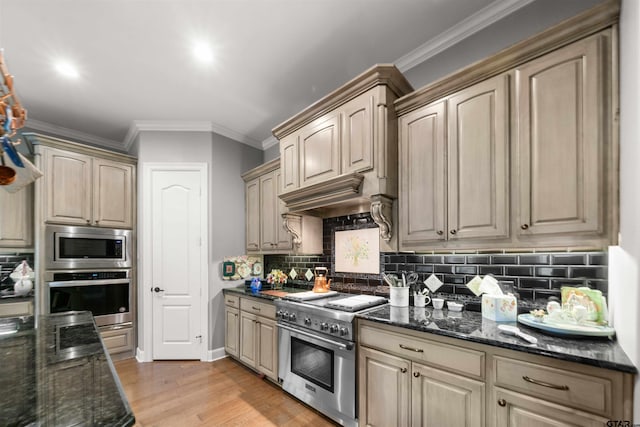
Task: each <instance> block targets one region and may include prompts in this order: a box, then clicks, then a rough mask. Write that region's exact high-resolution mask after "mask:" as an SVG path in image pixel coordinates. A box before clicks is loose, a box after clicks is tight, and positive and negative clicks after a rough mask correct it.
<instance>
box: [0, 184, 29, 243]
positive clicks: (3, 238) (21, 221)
mask: <svg viewBox="0 0 640 427" xmlns="http://www.w3.org/2000/svg"><path fill="white" fill-rule="evenodd" d="M32 246H33V184H29V185H27V186H26V187H24V188H23V189H21V190H20V191H17V192H15V193H9V192H8V191H4V190H2V189H0V248H28V247H32Z"/></svg>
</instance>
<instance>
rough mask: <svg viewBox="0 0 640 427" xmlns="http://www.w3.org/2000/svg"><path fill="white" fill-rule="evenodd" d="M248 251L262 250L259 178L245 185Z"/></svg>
mask: <svg viewBox="0 0 640 427" xmlns="http://www.w3.org/2000/svg"><path fill="white" fill-rule="evenodd" d="M244 194H245V204H246V206H245V209H246V210H247V214H246V230H245V239H246V243H247V244H246V246H247V251H257V250H260V180H259V179H258V178H256V179H254V180H251V181H249V182H247V183H246V184H245V193H244Z"/></svg>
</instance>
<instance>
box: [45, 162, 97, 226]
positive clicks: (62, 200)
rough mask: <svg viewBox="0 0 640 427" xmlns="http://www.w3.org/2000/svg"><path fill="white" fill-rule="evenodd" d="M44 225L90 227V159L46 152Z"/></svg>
mask: <svg viewBox="0 0 640 427" xmlns="http://www.w3.org/2000/svg"><path fill="white" fill-rule="evenodd" d="M45 168H46V170H47V172H46V178H45V179H47V182H46V192H45V198H46V204H45V208H46V213H45V215H46V218H45V219H46V221H49V222H61V223H66V224H77V225H87V224H90V223H91V218H92V212H91V201H92V200H91V194H92V193H91V185H92V179H91V174H92V169H91V157H89V156H84V155H82V154H76V153H68V152H66V151H61V150H56V149H47V150H46V152H45Z"/></svg>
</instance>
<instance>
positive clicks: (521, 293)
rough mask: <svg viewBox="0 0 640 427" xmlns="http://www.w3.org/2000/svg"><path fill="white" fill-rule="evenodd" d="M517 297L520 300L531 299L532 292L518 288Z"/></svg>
mask: <svg viewBox="0 0 640 427" xmlns="http://www.w3.org/2000/svg"><path fill="white" fill-rule="evenodd" d="M518 296H519V297H520V299H533V290H532V289H522V288H519V289H518Z"/></svg>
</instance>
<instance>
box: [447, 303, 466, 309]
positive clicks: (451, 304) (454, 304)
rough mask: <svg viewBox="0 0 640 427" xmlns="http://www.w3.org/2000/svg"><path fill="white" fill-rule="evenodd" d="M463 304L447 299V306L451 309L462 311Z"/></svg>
mask: <svg viewBox="0 0 640 427" xmlns="http://www.w3.org/2000/svg"><path fill="white" fill-rule="evenodd" d="M463 307H464V304H460V303H459V302H454V301H447V308H448V309H449V310H451V311H462V308H463Z"/></svg>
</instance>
